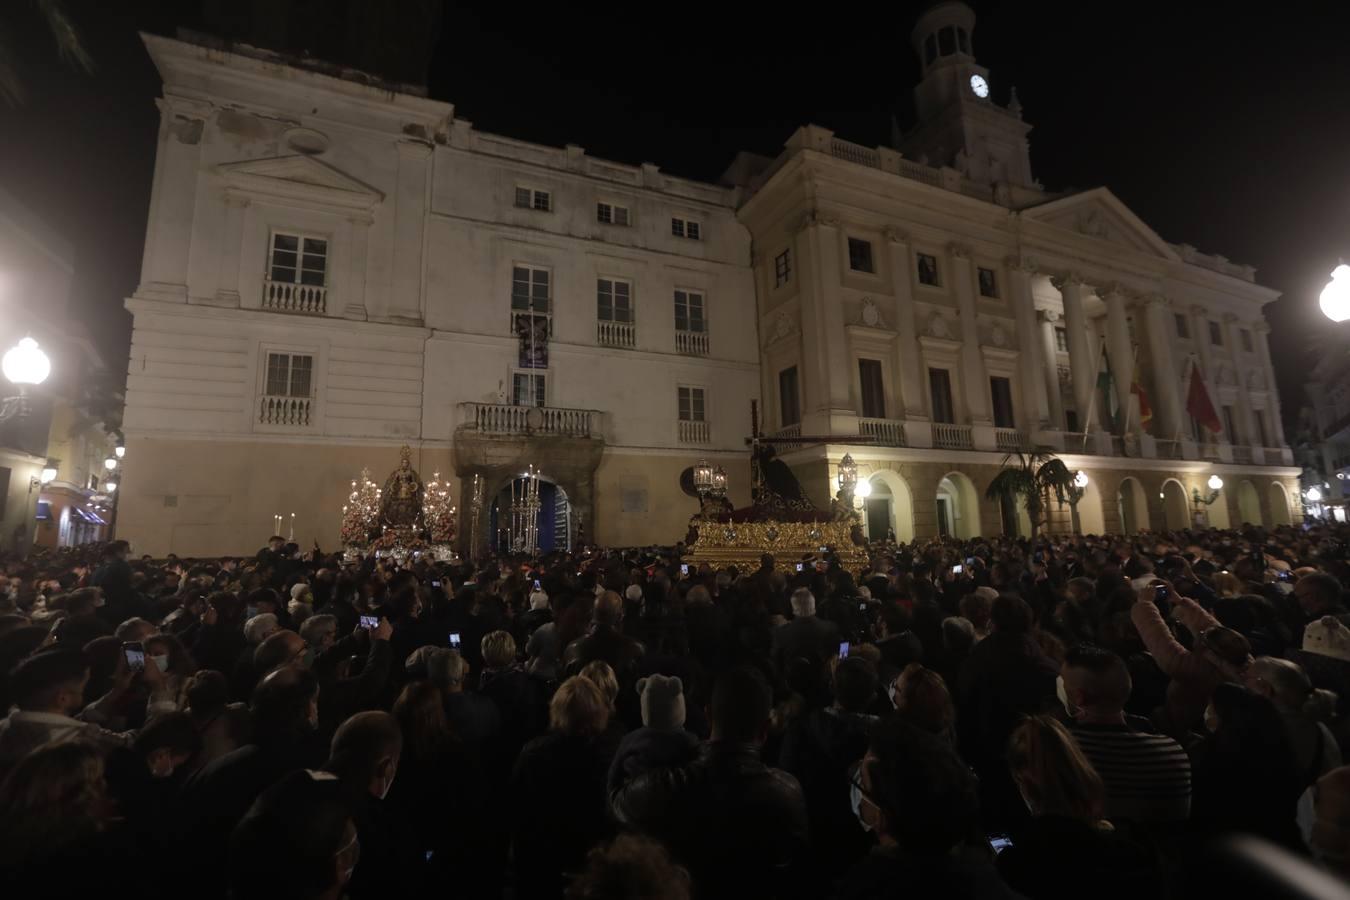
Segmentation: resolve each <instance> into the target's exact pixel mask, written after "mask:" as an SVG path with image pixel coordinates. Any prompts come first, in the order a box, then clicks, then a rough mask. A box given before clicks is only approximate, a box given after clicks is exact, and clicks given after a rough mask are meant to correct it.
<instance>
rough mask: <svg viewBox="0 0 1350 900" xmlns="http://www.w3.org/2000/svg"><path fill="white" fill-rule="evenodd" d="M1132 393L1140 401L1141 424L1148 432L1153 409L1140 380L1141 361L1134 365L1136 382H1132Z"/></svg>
mask: <svg viewBox="0 0 1350 900" xmlns="http://www.w3.org/2000/svg"><path fill="white" fill-rule="evenodd" d="M1130 393H1131V394H1134V396H1135V397H1136V398H1137V399H1138V400H1139V424H1140V425H1141V426H1142V427H1143V429H1144V431H1148V430H1149V428H1148V423H1150V422H1152V421H1153V407H1152V406H1149V403H1148V392H1147V391H1145V390H1144V383H1143V382H1142V381H1140V380H1139V361H1138V360H1135V363H1134V380H1133V381H1132V382H1130Z"/></svg>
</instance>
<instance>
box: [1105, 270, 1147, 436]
mask: <svg viewBox="0 0 1350 900" xmlns="http://www.w3.org/2000/svg"><path fill="white" fill-rule="evenodd" d="M1102 299H1103V300H1105V301H1106V346H1107V352H1108V353H1109V354H1110V357H1111V376H1112V378H1113V380H1114V381H1115V387H1114V390H1115V392H1116V403H1117V404H1118V408H1119V409H1120V421H1119V422H1118V423H1114V424H1115V427H1114V428H1112V429H1111V430H1112V431H1113V432H1115V433H1117V434H1125V433H1126V431H1125V430H1124V426H1125V424H1126V423H1129V430H1130V431H1132V432H1135V433H1138V432H1139V430H1140V429H1139V411H1138V410H1137V409H1136V410H1131V409H1130V401H1131V400H1133V397H1132V395H1131V393H1130V384H1131V382H1132V381H1133V380H1134V346H1133V344H1132V342H1131V341H1130V324H1129V321H1128V320H1127V319H1126V313H1125V292H1124V290H1123V289H1122V288H1121V287H1120V285H1111V286H1110V287H1109V288H1107V290H1106V294H1105V296H1103V297H1102ZM1101 402H1105V400H1102V401H1101ZM1106 413H1107V410H1105V409H1103V410H1101V415H1100V416H1099V417H1098V421H1100V422H1103V423H1105V422H1106V421H1107V415H1106Z"/></svg>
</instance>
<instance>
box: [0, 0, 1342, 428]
mask: <svg viewBox="0 0 1350 900" xmlns="http://www.w3.org/2000/svg"><path fill="white" fill-rule="evenodd" d="M372 2H376V0H372ZM924 5H925V4H922V3H914V4H905V3H894V4H890V5H889V6H888V7H887V8H886V9H885V10H884V11H879V12H873V11H870V10H867V9H866V8H865V7H860V6H857V5H854V6H845V5H840V4H822V5H821V6H820V7H819V11H816V12H814V13H812V14H810V15H807V14H806V13H804V12H803V13H799V12H795V11H793V6H792V5H790V4H780V5H774V6H769V5H762V4H754V5H753V8H747V9H745V10H744V11H742V10H739V9H738V8H737V7H736V6H735V5H733V4H730V3H721V4H706V5H702V6H701V5H700V4H698V3H692V4H691V3H686V4H682V5H675V6H668V7H651V8H654V9H659V10H660V11H661V14H659V15H658V16H656V17H652V18H648V17H646V16H644V14H642V13H640V12H638V11H637V10H638V9H640V7H637V6H634V5H633V4H623V5H619V4H612V3H608V4H549V5H547V7H545V6H538V7H536V6H535V5H534V4H530V5H529V7H528V12H527V11H526V10H527V8H526V6H525V5H518V4H512V3H500V2H499V3H486V2H479V3H471V4H460V5H450V6H449V8H448V9H447V11H446V13H445V15H444V28H443V34H442V38H441V41H440V44H439V46H438V49H437V52H436V54H435V58H434V60H433V63H432V66H431V73H430V85H431V90H432V94H433V96H436V97H437V98H439V99H444V100H447V101H450V102H452V103H454V104H455V105H456V110H457V113H458V114H459V115H461V116H463V117H465V118H468V119H470V120H471V121H473V122H474V124H475V125H476V126H477V127H479V128H482V129H485V130H490V131H497V132H500V133H503V134H507V135H511V136H514V137H520V138H524V139H528V140H534V141H539V142H542V143H548V144H555V145H561V144H564V143H568V142H571V143H576V144H580V145H581V146H583V147H585V148H586V149H587V151H588V152H589V153H591V154H593V155H596V156H602V157H608V158H612V159H616V160H621V161H625V162H631V163H637V162H654V163H657V164H658V165H660V166H661V167H662V168H663V169H664V170H666V171H668V172H672V173H675V174H680V175H688V176H692V177H698V178H707V179H713V178H716V177H717V176H718V175H719V174H720V173H721V171H722V170H723V168H725V166H726V165H727V163H729V162H730V160H731V158H732V156H733V155H734V154H735V152H736V151H737V150H741V149H746V150H754V151H757V152H760V153H764V154H766V155H774V154H776V153H777V151H778V149H779V148H780V147H781V146H782V142H783V141H784V140H785V139H786V138H787V136H788V135H789V134H790V133H791V132H792V130H793V129H794V128H795V127H796V126H797V125H800V124H804V123H807V122H814V123H817V124H820V125H824V126H826V127H829V128H832V129H834V130H835V131H836V132H837V133H838V134H840V136H842V137H845V138H848V139H851V140H855V141H858V142H860V143H868V144H876V143H884V142H886V141H887V139H888V136H889V121H890V115H891V111H892V110H896V111H897V112H898V114H899V116H900V119H901V122H902V123H905V122H906V121H907V117H908V115H909V113H908V108H909V105H910V91H911V88H912V87H913V85H914V83H915V81H916V80H917V76H918V63H917V60H916V59H915V57H914V54H913V52H912V50H911V49H910V45H909V31H910V29H911V27H912V25H913V21H914V18H915V16H916V14H917V12H918V10H919V9H921V8H923V6H924ZM973 5H974V6H975V9H976V11H977V13H978V14H979V16H980V18H979V23H978V25H977V27H976V30H975V50H976V55H977V57H978V59H979V60H980V62H981V63H983V64H984V65H986V66H988V67H989V68H990V70H991V79H990V80H991V82H992V83H993V86H994V95H995V98H996V99H997V100H999V101H1000V102H1004V101H1006V99H1007V89H1008V86H1009V85H1013V84H1015V85H1016V86H1017V89H1018V94H1019V96H1020V98H1021V101H1022V104H1023V106H1024V108H1025V113H1024V114H1025V117H1026V119H1027V120H1028V121H1029V122H1031V123H1032V124H1033V126H1034V130H1033V132H1032V135H1031V140H1032V166H1033V170H1034V172H1035V173H1036V175H1037V177H1038V178H1039V179H1040V180H1041V181H1042V182H1043V183H1044V184H1045V185H1046V186H1047V187H1049V188H1051V189H1059V188H1064V187H1069V186H1072V187H1077V188H1089V187H1093V186H1096V185H1106V186H1108V187H1109V188H1110V189H1111V190H1112V191H1114V192H1115V194H1116V195H1117V196H1118V197H1120V198H1121V200H1122V201H1124V203H1125V204H1126V205H1127V206H1129V207H1130V208H1131V209H1133V210H1134V211H1135V212H1136V213H1137V214H1138V215H1139V216H1140V217H1142V218H1143V219H1144V221H1146V222H1148V223H1149V224H1150V225H1151V226H1152V227H1153V228H1154V229H1155V230H1156V231H1157V232H1158V233H1159V234H1161V235H1162V237H1163V238H1164V239H1166V240H1169V241H1174V242H1186V243H1190V244H1194V245H1195V246H1196V247H1198V248H1199V249H1201V250H1202V251H1206V252H1211V253H1213V252H1217V253H1222V254H1224V255H1226V256H1228V257H1229V258H1231V259H1233V260H1235V261H1238V262H1244V263H1250V264H1252V265H1255V266H1256V267H1257V269H1258V274H1257V278H1258V280H1259V281H1260V282H1261V283H1262V284H1265V285H1269V286H1271V287H1274V288H1276V289H1277V290H1280V291H1283V292H1284V293H1285V297H1284V299H1282V300H1280V301H1277V302H1276V303H1275V304H1272V305H1271V306H1269V307H1267V308H1266V312H1267V317H1268V318H1269V319H1270V321H1271V324H1272V327H1273V329H1274V333H1273V335H1272V351H1273V353H1274V354H1275V357H1276V367H1277V374H1278V376H1279V379H1280V386H1281V390H1282V394H1283V397H1284V405H1285V410H1286V415H1285V418H1286V421H1288V420H1290V419H1292V416H1293V413H1294V411H1295V409H1296V407H1297V405H1298V404H1299V403H1301V402H1302V390H1301V379H1302V371H1303V369H1304V367H1305V366H1306V351H1307V349H1308V348H1309V347H1310V346H1311V345H1312V342H1313V341H1314V340H1315V339H1316V338H1317V336H1318V335H1319V333H1320V334H1323V335H1325V334H1326V333H1327V332H1328V331H1329V330H1330V329H1331V328H1332V327H1333V326H1330V324H1329V323H1328V322H1327V321H1326V320H1325V319H1324V318H1322V317H1321V314H1320V312H1318V311H1317V305H1316V298H1317V293H1318V292H1319V291H1320V290H1321V287H1322V285H1323V284H1324V283H1325V282H1326V279H1327V276H1328V274H1329V272H1330V269H1331V267H1332V266H1333V265H1334V264H1335V263H1336V260H1337V257H1338V256H1340V255H1342V254H1344V255H1346V256H1347V257H1350V202H1347V200H1350V163H1347V161H1346V160H1347V154H1346V152H1345V148H1346V146H1347V145H1350V105H1347V104H1346V103H1345V100H1344V94H1345V86H1346V85H1347V84H1350V55H1348V54H1346V53H1345V51H1344V35H1345V34H1346V33H1347V31H1348V30H1350V7H1347V6H1345V5H1342V4H1336V5H1332V4H1319V5H1318V6H1317V15H1316V16H1315V17H1313V18H1309V17H1305V16H1301V15H1289V16H1287V21H1288V24H1281V23H1280V21H1279V19H1280V16H1278V15H1276V14H1273V13H1272V12H1271V11H1270V9H1269V8H1268V7H1261V8H1252V9H1250V10H1249V9H1244V8H1241V7H1240V6H1239V5H1237V4H1230V5H1226V6H1225V7H1223V8H1222V13H1221V16H1222V17H1221V18H1219V17H1217V16H1218V15H1219V13H1218V12H1217V10H1218V9H1219V7H1213V8H1211V7H1210V5H1209V4H1185V5H1182V4H1175V3H1156V4H1146V3H1131V4H1124V3H1106V4H1072V5H1070V4H1058V3H1034V4H1033V3H1025V2H1023V3H998V2H975V3H974V4H973ZM12 6H14V7H18V8H22V9H24V10H25V12H26V9H27V5H26V4H18V5H12ZM1287 8H1288V7H1286V9H1287ZM70 9H71V12H72V14H73V16H74V17H75V19H76V20H77V22H78V24H79V25H80V26H81V27H82V28H83V30H84V32H85V34H86V37H87V41H88V43H89V45H90V50H91V52H92V53H93V55H94V57H95V60H96V62H97V64H98V66H99V71H98V72H97V73H96V74H94V75H93V76H89V75H84V74H82V73H78V72H74V71H71V70H69V69H68V68H65V67H63V66H62V65H61V64H60V63H59V62H57V61H56V59H55V55H54V53H53V52H51V45H50V41H49V40H48V39H46V37H45V35H44V34H43V33H42V32H41V31H40V30H39V29H37V28H35V27H33V25H32V23H30V22H27V21H26V20H23V19H22V17H21V16H20V15H19V13H11V12H6V13H5V14H4V15H5V17H6V24H7V26H9V27H10V28H12V29H13V30H14V31H15V32H16V33H17V35H18V41H17V43H18V44H19V45H20V54H19V59H18V60H17V63H18V65H19V66H20V67H21V71H22V72H23V74H24V75H25V77H26V80H27V84H28V88H29V90H30V92H31V96H30V98H29V100H28V102H27V104H26V105H25V106H23V107H22V108H19V109H7V108H3V107H0V134H3V135H4V138H3V140H0V184H3V185H4V186H5V187H6V188H7V189H8V190H10V191H11V192H12V193H14V194H15V195H17V196H18V197H19V198H20V199H21V200H23V201H24V202H25V203H26V204H28V205H29V206H30V207H32V208H33V209H34V210H36V211H37V212H39V213H40V214H41V215H42V216H44V217H45V218H46V219H47V221H48V222H49V223H50V224H51V225H52V226H53V227H55V228H56V229H58V230H59V231H61V232H62V233H64V234H65V235H66V236H67V237H68V238H69V239H70V240H71V242H72V243H73V244H74V246H75V248H76V253H77V269H78V273H77V283H76V289H75V293H76V296H75V303H76V304H77V309H78V310H79V311H80V312H82V313H83V314H84V315H86V317H87V320H88V322H89V323H90V326H91V330H92V331H93V332H94V334H95V337H96V339H97V341H98V343H99V345H100V346H101V347H103V348H104V352H105V354H106V356H107V358H108V360H109V362H110V364H111V365H112V366H113V367H114V368H116V369H119V370H120V369H122V367H123V365H124V361H125V358H126V354H127V339H128V335H129V331H130V317H129V316H128V315H127V314H126V313H125V312H124V311H122V299H123V298H124V297H125V296H126V295H127V294H129V293H130V292H131V291H132V290H133V289H134V287H135V285H136V282H137V280H138V277H139V272H140V261H141V246H142V241H143V237H144V229H145V215H146V208H147V205H148V202H149V189H150V179H151V172H152V167H153V163H154V159H153V153H154V146H155V135H156V128H157V122H158V113H157V111H156V109H155V105H154V98H155V97H156V96H157V95H158V92H159V83H158V79H157V76H156V74H155V71H154V69H153V67H152V66H151V64H150V61H149V59H148V57H147V56H146V55H145V52H144V50H143V48H142V46H141V44H140V41H139V39H138V38H137V35H136V31H137V29H146V30H151V31H156V32H160V33H172V31H173V28H174V27H175V26H176V25H179V24H186V25H196V24H198V16H197V5H196V4H193V3H170V2H167V0H122V2H119V3H105V2H95V0H82V2H78V0H77V2H71V4H70ZM11 20H13V21H11ZM803 22H809V27H808V26H804V25H803V24H801V23H803ZM1347 338H1350V333H1348V332H1347V331H1346V330H1345V326H1342V327H1341V328H1340V333H1339V335H1338V337H1337V340H1338V343H1339V346H1341V347H1344V346H1346V339H1347ZM1291 437H1292V435H1291Z"/></svg>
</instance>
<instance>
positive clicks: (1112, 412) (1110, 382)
mask: <svg viewBox="0 0 1350 900" xmlns="http://www.w3.org/2000/svg"><path fill="white" fill-rule="evenodd" d="M1115 381H1116V378H1115V375H1114V374H1112V372H1111V354H1109V353H1107V352H1106V348H1105V347H1103V348H1102V370H1101V371H1100V372H1098V373H1097V390H1099V391H1101V394H1102V426H1103V427H1104V428H1105V429H1106V430H1108V431H1115V430H1116V423H1117V422H1118V421H1119V420H1120V404H1119V403H1117V402H1116V386H1115Z"/></svg>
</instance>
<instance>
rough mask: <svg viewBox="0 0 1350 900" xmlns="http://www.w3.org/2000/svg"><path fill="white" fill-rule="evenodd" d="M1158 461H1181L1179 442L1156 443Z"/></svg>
mask: <svg viewBox="0 0 1350 900" xmlns="http://www.w3.org/2000/svg"><path fill="white" fill-rule="evenodd" d="M1154 446H1155V447H1157V451H1156V452H1157V455H1158V459H1181V441H1156V442H1155V443H1154Z"/></svg>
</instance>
